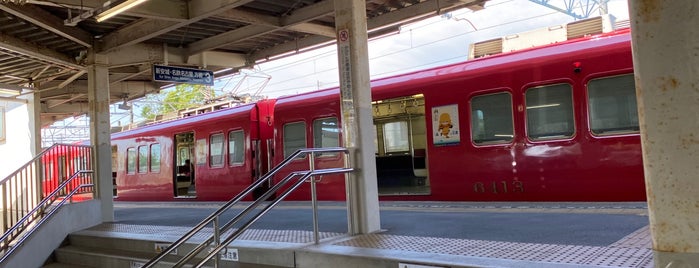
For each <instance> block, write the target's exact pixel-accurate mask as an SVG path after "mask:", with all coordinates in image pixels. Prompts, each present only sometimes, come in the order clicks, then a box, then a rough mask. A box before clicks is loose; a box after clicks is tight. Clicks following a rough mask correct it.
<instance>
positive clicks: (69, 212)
mask: <svg viewBox="0 0 699 268" xmlns="http://www.w3.org/2000/svg"><path fill="white" fill-rule="evenodd" d="M91 149H92V148H91V147H90V146H82V145H65V144H57V145H54V146H52V147H50V148H48V149H46V150H44V151H43V152H42V153H41V154H39V155H37V156H36V157H34V158H33V159H32V160H31V161H29V162H28V163H27V164H25V165H24V166H22V167H21V168H19V169H18V170H17V171H15V172H13V173H11V174H10V176H8V177H7V178H4V179H2V180H0V208H1V210H0V216H1V219H2V231H3V234H2V236H1V237H0V267H37V266H38V265H40V264H41V263H42V262H43V260H45V259H46V258H47V256H48V255H49V254H51V252H52V251H53V250H54V249H55V248H56V247H57V246H58V244H59V243H60V242H61V241H62V240H63V239H64V238H65V237H66V235H67V234H68V233H70V232H73V231H75V230H76V229H75V228H86V227H89V226H92V225H95V224H96V223H97V222H96V221H94V220H91V219H94V218H95V217H93V215H94V214H95V213H97V215H99V210H96V211H95V210H94V208H97V209H99V204H97V202H96V201H94V200H92V196H93V186H94V185H93V184H92V170H90V169H89V167H90V164H91V163H92V159H91V156H92V153H91V152H92V151H91ZM66 204H74V205H75V206H70V207H71V208H66V207H68V206H65V205H66ZM95 204H97V205H95Z"/></svg>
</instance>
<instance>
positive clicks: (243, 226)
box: [44, 148, 353, 268]
mask: <svg viewBox="0 0 699 268" xmlns="http://www.w3.org/2000/svg"><path fill="white" fill-rule="evenodd" d="M332 152H340V153H345V159H349V158H348V154H349V151H348V150H347V149H345V148H310V149H300V150H298V151H296V152H295V153H293V154H292V155H290V156H289V157H288V158H287V159H285V160H284V161H283V162H282V163H281V164H280V165H278V166H277V167H275V168H274V169H272V170H271V171H270V172H269V173H268V174H266V175H265V176H263V177H261V178H260V179H258V180H257V181H255V183H253V184H252V185H250V186H249V187H248V188H247V189H245V190H244V191H242V192H241V193H239V194H238V195H236V196H235V197H234V198H233V199H231V200H230V201H228V202H227V203H226V204H224V205H223V206H222V207H221V208H219V209H218V210H217V211H216V212H214V213H212V214H211V215H210V216H208V217H207V218H205V219H204V220H202V221H201V222H200V223H199V224H197V225H196V226H195V227H194V228H192V229H191V230H188V231H187V230H180V232H172V233H168V232H163V230H164V229H167V227H160V228H156V229H153V230H150V232H147V234H142V235H138V236H134V235H129V234H123V233H122V234H121V235H113V233H112V232H107V233H99V232H98V233H95V231H91V230H84V231H81V232H77V233H73V234H71V235H69V237H68V239H67V240H66V243H65V244H64V245H63V246H62V247H60V248H58V249H56V251H55V252H54V254H53V257H52V259H51V261H50V263H48V264H46V265H45V266H44V267H100V268H101V267H106V268H109V267H184V266H186V267H294V266H295V253H294V250H293V249H291V248H287V249H285V250H281V251H280V250H278V249H275V250H255V248H256V247H255V246H254V245H252V246H251V247H250V248H248V247H244V248H245V249H242V248H241V250H244V251H246V254H245V256H246V258H249V259H251V262H249V263H246V262H245V260H242V261H241V260H239V258H238V256H239V254H238V247H239V246H240V244H238V243H236V245H235V246H231V243H232V242H233V241H234V240H235V239H237V238H239V237H241V236H244V233H245V232H246V230H247V231H252V230H248V228H249V227H250V226H251V225H252V224H253V223H254V222H255V221H257V220H258V219H259V218H260V217H262V216H263V215H264V214H265V213H267V212H268V211H269V210H271V209H272V208H273V207H274V206H275V205H277V204H278V203H279V202H281V201H282V200H283V199H284V198H285V197H286V196H288V195H289V193H291V192H292V191H294V190H295V189H297V188H298V187H299V186H300V185H302V184H303V183H311V189H312V190H311V192H312V204H313V209H314V213H313V216H314V217H313V226H314V231H313V232H312V237H313V241H312V242H313V243H315V244H318V242H319V240H320V239H321V236H323V234H321V233H320V232H319V231H318V221H317V200H316V194H315V188H316V187H315V182H316V181H315V178H314V176H320V175H325V174H335V173H347V172H351V171H352V170H353V169H352V168H349V167H347V166H348V161H345V167H338V168H326V169H315V168H314V161H315V160H314V159H315V156H316V155H317V154H321V153H332ZM297 158H305V159H307V160H308V163H309V164H308V170H303V171H295V172H290V173H289V174H288V175H287V176H286V177H285V178H284V179H282V180H280V181H278V182H277V183H276V184H274V185H272V186H271V187H270V189H269V190H268V191H267V192H265V193H264V194H262V195H261V196H259V197H258V198H257V199H256V200H255V201H253V202H252V203H250V205H249V206H247V207H246V208H245V209H243V210H242V212H240V214H238V215H237V216H235V217H234V218H233V219H231V220H230V221H229V222H227V223H225V224H223V223H220V222H219V220H220V216H221V215H222V214H223V213H224V212H227V211H229V210H230V209H231V208H233V206H234V205H237V204H238V203H239V202H240V201H241V200H242V199H243V198H245V197H247V196H250V195H251V194H252V193H253V191H254V190H255V189H257V188H258V187H260V186H263V185H268V183H269V182H271V181H272V180H273V177H274V175H275V174H276V173H278V172H279V171H280V170H282V169H283V168H284V167H285V166H286V165H287V164H288V163H290V162H291V161H293V160H294V159H297ZM268 200H270V201H268ZM102 226H105V224H103V225H102ZM109 226H111V225H109ZM142 228H148V227H142ZM183 233H184V234H183ZM326 236H327V235H326ZM241 243H242V242H241ZM253 244H254V243H253ZM307 245H308V244H307V243H302V244H301V245H299V247H303V246H307ZM251 252H253V253H252V254H251ZM251 256H254V257H251ZM77 265H81V266H77Z"/></svg>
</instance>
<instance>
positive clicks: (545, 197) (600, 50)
mask: <svg viewBox="0 0 699 268" xmlns="http://www.w3.org/2000/svg"><path fill="white" fill-rule="evenodd" d="M575 64H581V66H582V67H581V69H580V70H576V67H574V65H575ZM631 67H632V62H631V53H630V45H629V38H628V35H621V36H613V37H609V38H601V39H600V40H594V41H590V40H588V41H587V42H586V43H580V44H567V45H563V46H559V47H558V46H557V47H550V48H546V49H540V50H532V51H529V52H524V53H515V54H511V55H502V56H497V57H494V58H491V59H482V60H477V61H474V62H471V63H468V62H467V63H464V64H463V65H454V66H452V67H447V68H442V69H441V70H439V71H438V72H441V74H437V72H433V75H430V74H429V71H425V72H423V73H418V74H414V75H413V76H412V77H419V78H418V79H412V80H410V81H409V82H407V80H405V81H406V82H396V81H389V82H385V85H386V86H387V87H393V88H402V89H403V88H413V87H419V88H422V89H424V96H425V104H426V110H427V111H428V112H427V113H426V114H427V116H426V120H427V126H428V128H429V132H430V133H432V134H431V135H429V138H428V160H429V161H428V162H429V166H430V167H431V168H430V183H431V193H432V194H431V195H430V196H429V197H424V196H423V197H418V196H393V197H383V199H384V200H386V199H390V200H398V199H400V200H404V199H423V198H424V199H429V200H468V201H515V200H516V201H641V200H644V197H645V195H644V194H645V191H644V186H643V170H642V159H641V148H640V139H639V135H638V132H637V130H636V131H635V132H633V131H632V132H631V133H624V134H619V135H608V136H599V135H593V134H592V131H591V130H590V128H589V122H588V116H587V114H588V100H587V91H586V86H587V84H586V83H587V82H589V81H591V80H592V79H594V78H599V77H609V76H616V75H624V74H625V75H627V76H629V75H632V71H631ZM450 68H451V69H450ZM559 85H562V86H560V87H561V88H566V87H569V88H570V89H571V93H570V94H571V95H570V97H569V98H572V100H569V102H570V103H571V104H570V105H571V107H570V110H571V111H572V120H573V124H574V126H568V127H567V129H571V128H572V131H571V132H570V133H562V134H561V136H560V137H556V136H551V137H535V138H533V137H532V136H533V134H532V133H536V131H537V130H535V129H528V127H531V125H533V124H531V122H530V121H535V119H537V118H535V117H534V116H533V115H534V114H536V111H535V110H536V109H546V108H551V107H536V106H535V105H533V104H532V103H533V102H534V101H532V100H531V99H534V98H531V99H530V101H531V102H532V103H529V104H528V103H527V94H528V93H531V92H534V91H536V90H537V89H540V88H546V87H559ZM377 88H378V89H377V90H380V88H381V86H378V87H377ZM498 93H499V94H504V95H509V96H508V99H509V100H510V101H511V103H512V104H511V105H506V106H509V107H511V108H510V109H511V110H508V111H506V113H511V116H512V123H511V124H512V126H513V130H512V132H511V134H512V135H511V136H512V137H510V139H509V140H504V141H500V142H494V143H482V144H476V143H475V142H474V137H473V133H474V131H472V130H473V127H474V125H473V121H477V120H478V118H479V116H482V115H479V114H476V113H474V111H476V109H473V101H474V98H475V97H478V96H493V94H498ZM556 105H557V104H556ZM552 106H553V105H552ZM443 111H449V112H451V120H454V122H452V124H453V125H457V124H455V123H456V122H458V126H459V132H460V134H459V136H458V137H457V138H454V137H452V138H451V139H447V142H444V140H445V138H444V136H443V135H442V134H441V133H440V131H439V129H438V126H439V121H441V118H439V117H440V115H441V113H442V112H443ZM528 113H529V114H530V116H529V117H528V115H527V114H528ZM552 113H555V110H554V111H553V112H551V111H549V112H548V114H549V115H551V114H552ZM538 116H539V117H545V116H546V115H545V114H539V115H538ZM544 119H545V118H544ZM435 167H437V168H435Z"/></svg>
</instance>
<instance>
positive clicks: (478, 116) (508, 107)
mask: <svg viewBox="0 0 699 268" xmlns="http://www.w3.org/2000/svg"><path fill="white" fill-rule="evenodd" d="M512 125H513V122H512V96H511V95H510V93H508V92H502V93H496V94H489V95H483V96H476V97H473V99H471V138H472V139H473V143H475V144H497V143H509V142H510V141H512V138H513V137H514V130H513V127H512Z"/></svg>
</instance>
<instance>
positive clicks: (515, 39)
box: [468, 14, 615, 59]
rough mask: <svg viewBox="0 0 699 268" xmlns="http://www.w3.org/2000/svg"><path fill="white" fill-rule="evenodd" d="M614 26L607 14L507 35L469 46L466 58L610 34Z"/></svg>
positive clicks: (610, 16) (612, 20) (611, 17)
mask: <svg viewBox="0 0 699 268" xmlns="http://www.w3.org/2000/svg"><path fill="white" fill-rule="evenodd" d="M614 25H615V24H614V17H613V16H612V15H609V14H607V15H603V16H599V17H594V18H590V19H585V20H580V21H575V22H571V23H568V24H563V25H556V26H551V27H547V28H543V29H537V30H533V31H528V32H523V33H519V34H513V35H508V36H505V37H501V38H496V39H491V40H487V41H482V42H478V43H474V44H471V46H470V51H469V57H468V58H469V59H475V58H480V57H485V56H489V55H494V54H499V53H503V52H512V51H517V50H521V49H527V48H532V47H537V46H543V45H548V44H554V43H558V42H563V41H566V40H570V39H575V38H580V37H583V36H586V35H593V34H600V33H606V32H611V31H613V30H614V29H615V27H614Z"/></svg>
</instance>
